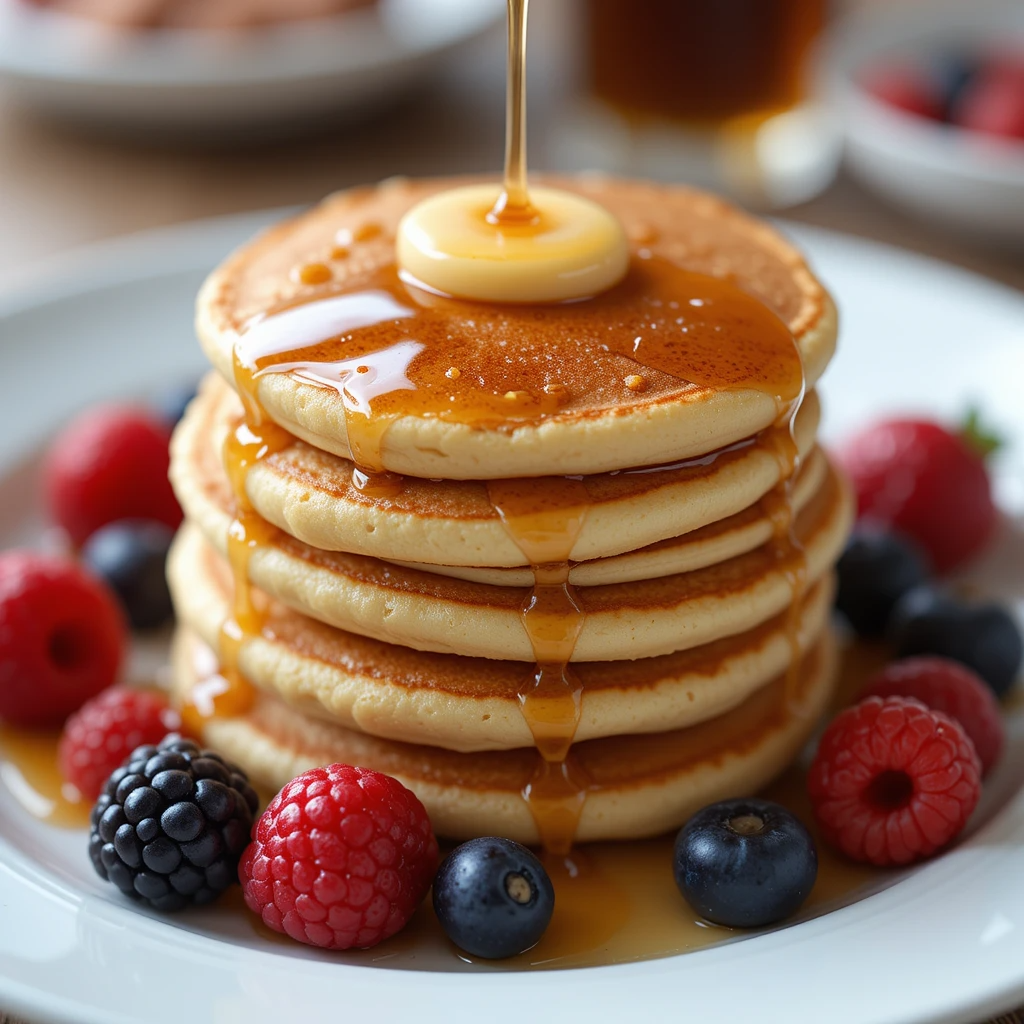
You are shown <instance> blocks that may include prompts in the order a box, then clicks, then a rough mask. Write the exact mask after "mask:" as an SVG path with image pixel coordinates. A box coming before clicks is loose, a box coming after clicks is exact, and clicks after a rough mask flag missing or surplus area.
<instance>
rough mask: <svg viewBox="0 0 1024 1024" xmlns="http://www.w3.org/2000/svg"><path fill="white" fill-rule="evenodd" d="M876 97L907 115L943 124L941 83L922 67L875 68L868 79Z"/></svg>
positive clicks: (871, 90) (869, 86)
mask: <svg viewBox="0 0 1024 1024" xmlns="http://www.w3.org/2000/svg"><path fill="white" fill-rule="evenodd" d="M864 88H865V89H867V91H868V92H869V93H871V95H872V96H874V97H875V98H876V99H879V100H881V101H882V102H883V103H885V104H887V105H888V106H890V107H895V108H896V109H897V110H902V111H903V112H904V113H906V114H913V115H915V116H916V117H925V118H927V119H928V120H929V121H941V120H942V115H943V102H942V101H943V97H942V92H941V90H940V87H939V83H938V82H937V81H936V80H935V78H934V77H933V76H931V75H929V74H928V73H927V71H925V70H924V69H922V68H918V67H915V66H913V65H908V64H894V65H888V66H885V67H879V68H875V69H873V70H872V71H870V72H869V73H868V74H867V75H865V76H864Z"/></svg>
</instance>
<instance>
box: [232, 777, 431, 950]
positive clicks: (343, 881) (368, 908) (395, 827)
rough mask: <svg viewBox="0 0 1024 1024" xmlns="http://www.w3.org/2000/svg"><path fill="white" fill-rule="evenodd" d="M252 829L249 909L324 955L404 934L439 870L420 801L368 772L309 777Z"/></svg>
mask: <svg viewBox="0 0 1024 1024" xmlns="http://www.w3.org/2000/svg"><path fill="white" fill-rule="evenodd" d="M253 831H254V838H253V841H252V843H251V844H250V845H249V847H248V848H247V849H246V851H245V853H244V854H243V855H242V862H241V864H240V865H239V869H238V874H239V878H240V879H241V882H242V890H243V892H244V893H245V902H246V903H247V904H248V905H249V909H250V910H252V911H253V912H254V913H257V914H259V915H260V916H261V917H262V918H263V923H264V924H266V925H267V926H268V927H269V928H273V929H274V930H275V931H279V932H285V933H287V934H288V935H290V936H291V937H292V938H293V939H296V940H297V941H298V942H307V943H309V944H310V945H311V946H322V947H324V948H325V949H350V948H351V947H353V946H358V947H360V948H363V949H365V948H366V947H368V946H375V945H376V944H377V943H378V942H382V941H383V940H384V939H386V938H388V937H389V936H391V935H394V934H395V932H397V931H399V930H400V929H401V928H404V927H405V925H406V923H407V922H408V920H409V918H410V917H412V915H413V912H414V911H415V910H416V908H417V907H418V906H419V905H420V903H421V902H422V900H423V897H424V896H426V894H427V890H428V889H429V888H430V884H431V882H432V881H433V877H434V872H435V870H436V868H437V840H436V839H435V838H434V833H433V832H432V831H431V827H430V819H429V818H428V817H427V812H426V811H425V810H424V808H423V804H421V803H420V802H419V800H418V799H417V798H416V796H415V794H413V793H411V792H410V791H409V790H408V789H406V788H405V786H403V785H402V784H401V783H400V782H398V781H396V780H395V779H392V778H391V777H390V776H388V775H383V774H381V773H380V772H373V771H370V770H369V769H367V768H352V767H350V766H349V765H345V764H332V765H328V766H327V767H326V768H314V769H312V770H311V771H308V772H303V773H302V774H301V775H300V776H299V777H298V778H296V779H293V780H292V781H291V782H289V783H288V785H287V786H285V787H284V789H282V790H281V792H280V793H278V794H277V796H276V797H274V799H273V800H272V801H271V803H270V806H269V807H268V808H267V809H266V811H264V812H263V816H262V817H261V818H260V820H259V821H258V822H257V823H256V827H255V829H254V830H253Z"/></svg>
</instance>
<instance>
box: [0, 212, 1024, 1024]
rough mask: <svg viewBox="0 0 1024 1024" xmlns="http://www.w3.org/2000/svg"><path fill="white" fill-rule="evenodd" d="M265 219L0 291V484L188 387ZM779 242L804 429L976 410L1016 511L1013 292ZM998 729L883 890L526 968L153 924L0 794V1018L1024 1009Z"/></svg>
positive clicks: (0, 526)
mask: <svg viewBox="0 0 1024 1024" xmlns="http://www.w3.org/2000/svg"><path fill="white" fill-rule="evenodd" d="M266 219H267V216H266V215H263V216H253V217H240V218H231V219H226V220H219V221H212V222H206V223H200V224H196V225H190V226H185V227H181V228H176V229H173V230H168V231H162V232H158V233H152V234H148V235H143V236H138V237H135V238H132V239H127V240H125V241H122V242H116V243H113V244H109V245H104V246H102V247H99V248H95V249H92V250H90V251H89V252H88V253H86V254H83V255H79V256H76V257H71V258H68V259H62V260H60V261H57V262H56V263H55V264H54V265H53V266H52V267H51V268H50V270H49V272H48V273H47V274H45V275H44V276H39V277H37V278H36V281H35V283H34V284H29V285H23V286H22V287H20V288H19V289H18V290H17V291H16V292H13V293H7V294H4V295H0V352H2V355H3V359H4V401H3V403H2V404H0V427H2V430H0V437H2V438H3V447H2V450H0V473H3V474H8V473H10V472H11V471H12V469H13V468H14V467H16V466H17V465H18V464H19V463H21V462H22V461H23V460H24V458H25V456H26V454H27V453H29V452H30V451H31V450H32V449H33V448H34V446H35V445H37V444H38V443H39V442H40V441H41V440H42V439H43V438H44V437H45V435H46V434H47V433H48V432H49V431H51V430H52V429H53V428H54V427H55V426H57V425H58V424H60V423H61V422H62V421H64V420H65V419H66V417H67V416H68V415H69V414H71V413H72V412H73V411H74V410H75V409H77V408H80V407H82V406H84V405H87V404H89V403H91V402H94V401H96V400H97V399H100V398H103V397H109V396H112V395H118V394H120V395H124V394H132V395H139V394H144V393H145V392H147V391H151V390H152V389H153V388H154V386H155V385H156V384H157V383H158V382H166V381H168V380H175V379H181V378H182V377H186V376H189V375H192V374H195V373H197V372H198V371H199V370H200V369H201V367H202V360H201V358H200V355H199V351H198V347H197V345H196V344H195V342H194V341H193V340H192V330H191V315H192V314H191V310H192V299H193V295H194V293H195V291H196V288H197V286H198V284H199V282H200V280H201V278H202V276H203V274H204V272H205V271H206V270H207V269H208V268H209V267H210V266H212V265H213V264H214V263H215V262H216V261H217V260H218V259H219V258H220V257H221V256H222V255H223V254H224V253H225V252H227V251H228V250H229V249H230V248H231V247H232V246H234V245H235V244H237V243H238V242H239V241H240V240H242V239H243V238H245V237H247V236H248V235H249V234H251V233H252V232H253V231H254V230H255V229H256V228H257V227H258V226H260V225H261V224H262V223H264V222H265V221H266ZM794 233H795V234H796V235H797V237H798V240H799V241H800V242H801V243H802V244H803V245H805V246H806V248H807V249H808V251H809V252H810V255H811V257H812V260H813V262H814V263H815V265H816V266H817V267H818V269H819V270H820V272H821V274H822V276H823V277H824V278H825V279H826V280H827V282H828V283H829V285H830V286H831V287H832V288H833V290H834V292H835V294H836V296H837V298H838V300H839V304H840V306H841V309H842V312H843V320H844V323H843V337H842V348H841V354H840V355H839V357H838V358H837V360H836V363H835V365H834V367H833V368H832V369H831V370H830V372H829V374H828V377H827V382H826V385H825V392H826V410H827V417H828V424H829V434H830V435H831V436H833V437H834V436H836V435H837V434H839V433H841V432H843V431H845V430H848V429H849V428H850V427H851V426H853V425H854V424H856V423H859V422H862V421H863V420H864V419H865V418H867V417H869V416H872V415H875V414H877V413H879V412H882V411H886V410H895V409H908V408H910V409H918V410H936V411H938V412H941V413H953V412H955V411H957V410H958V409H960V408H961V407H962V405H963V404H964V403H965V402H966V401H967V400H969V399H978V398H980V399H983V400H984V402H985V404H986V409H987V412H988V414H989V417H990V419H992V420H994V421H996V422H997V423H998V425H999V426H1000V427H1001V428H1002V429H1003V430H1004V432H1006V433H1007V434H1008V435H1009V436H1011V438H1012V440H1013V442H1014V443H1013V445H1011V448H1010V450H1009V451H1008V452H1007V453H1006V455H1005V456H1004V459H1003V463H1002V469H1001V475H1000V479H1001V482H1003V483H1004V484H1005V485H1006V486H1005V487H1004V492H1005V493H1004V496H1005V498H1006V499H1007V501H1009V502H1010V504H1011V505H1013V504H1015V505H1016V509H1017V510H1018V511H1020V510H1021V509H1024V501H1022V500H1021V495H1019V494H1015V492H1014V485H1013V482H1014V481H1015V480H1018V481H1019V480H1020V479H1022V478H1024V408H1022V407H1021V404H1020V402H1019V384H1020V381H1021V380H1022V379H1024V298H1022V297H1021V296H1019V295H1017V294H1016V293H1013V292H1011V291H1009V290H1007V289H1003V288H1000V287H998V286H996V285H993V284H990V283H988V282H986V281H984V280H981V279H979V278H976V277H973V276H971V275H968V274H966V273H963V272H960V271H957V270H954V269H952V268H950V267H947V266H944V265H941V264H938V263H933V262H929V261H926V260H923V259H920V258H917V257H913V256H910V255H908V254H905V253H901V252H899V251H897V250H893V249H887V248H882V247H879V246H875V245H871V244H868V243H865V242H860V241H854V240H851V239H848V238H844V237H841V236H837V235H832V234H827V233H823V232H819V231H810V230H805V229H801V230H799V231H795V232H794ZM32 505H33V502H32V496H31V488H27V487H24V486H17V487H15V486H12V485H10V484H8V486H4V487H0V544H2V545H6V544H9V543H11V542H12V541H13V540H14V539H16V538H18V537H19V536H21V535H24V533H25V532H26V531H30V530H31V529H32V528H33V524H32V520H31V517H32V515H33V507H32ZM36 528H37V527H36ZM977 575H978V578H979V579H980V580H981V581H982V582H983V583H984V585H985V586H986V587H987V589H989V590H993V591H998V592H1001V593H1002V594H1003V595H1004V596H1005V597H1006V598H1008V599H1010V600H1012V601H1014V602H1017V604H1018V606H1019V602H1020V598H1021V595H1022V594H1024V530H1022V528H1021V527H1020V525H1019V524H1018V525H1017V526H1014V525H1013V524H1012V523H1010V524H1008V525H1007V528H1006V530H1005V532H1004V537H1003V538H1002V540H1001V542H1000V545H999V547H998V550H996V551H993V553H992V555H991V557H990V558H989V559H988V561H987V564H986V565H983V566H980V567H978V570H977ZM1011 729H1012V733H1013V737H1012V742H1011V745H1010V751H1009V753H1008V755H1007V756H1006V758H1005V759H1004V762H1003V763H1002V765H1001V767H1000V768H999V769H998V771H997V773H996V775H995V776H994V777H993V779H992V780H991V781H990V782H989V783H988V784H987V786H986V796H985V801H984V805H983V808H982V810H981V813H980V816H979V827H978V828H977V830H976V831H975V832H974V834H973V835H972V836H971V837H970V838H969V839H968V840H966V841H965V842H963V843H962V844H961V845H959V846H958V847H957V848H956V849H954V850H952V851H951V852H949V853H947V854H946V855H944V856H943V857H941V858H939V859H938V860H936V861H934V862H932V863H929V864H927V865H925V866H924V867H922V868H920V869H918V870H916V871H914V872H911V873H909V874H908V875H907V876H906V877H903V878H901V879H899V880H894V879H891V878H890V879H889V881H890V882H891V881H895V884H892V885H890V887H889V888H887V889H885V890H884V891H880V892H876V893H875V894H874V895H870V896H868V897H867V898H864V899H861V900H860V901H859V902H855V903H853V904H851V905H849V906H845V907H842V908H840V909H837V910H835V911H833V912H832V913H830V914H827V915H824V916H820V917H817V918H814V919H812V920H805V921H802V922H800V923H797V924H794V925H792V926H790V927H787V928H783V929H781V930H778V931H774V932H771V933H767V934H763V935H758V936H754V937H751V938H748V939H744V940H742V941H740V942H734V943H731V944H727V945H722V946H718V947H714V948H710V949H707V950H703V951H701V952H697V953H691V954H688V955H686V956H684V957H675V958H669V959H664V960H656V961H648V962H643V963H636V964H626V965H620V966H616V967H608V968H594V969H588V970H585V971H547V972H535V973H532V974H523V973H494V972H486V971H479V970H472V969H468V968H464V969H463V970H459V971H452V970H450V969H449V970H440V969H437V968H438V966H439V963H435V962H434V960H433V959H432V957H431V954H430V952H429V951H427V952H426V954H425V955H420V954H419V953H416V952H415V951H413V954H405V955H402V956H401V957H397V956H396V957H393V958H392V959H390V960H387V961H384V962H380V961H377V960H375V959H374V956H373V953H372V951H371V952H369V953H362V954H355V955H337V956H330V955H327V954H324V953H321V952H319V951H316V950H312V949H307V948H305V947H301V946H298V945H294V944H293V945H288V944H276V943H273V944H271V943H267V942H266V941H265V940H263V939H260V938H259V937H258V936H257V935H255V934H254V933H253V931H252V929H251V926H250V924H249V923H248V921H247V919H245V918H244V917H243V916H242V915H237V914H231V913H227V912H224V911H223V910H222V911H218V910H217V909H216V908H211V909H208V910H204V911H200V912H195V913H187V914H183V915H179V916H177V917H173V918H170V919H167V918H163V919H162V918H159V917H158V916H156V915H153V914H149V913H146V912H145V911H142V910H140V909H139V908H138V907H136V906H133V905H128V904H126V903H125V902H123V901H122V900H121V899H120V897H119V896H118V895H117V893H116V892H114V891H113V889H112V887H110V886H105V885H103V884H102V883H100V881H99V880H98V879H97V878H96V877H95V876H94V875H93V873H92V869H91V867H90V865H89V863H88V860H87V857H86V854H85V849H84V841H83V836H82V834H81V833H80V832H64V831H61V830H58V829H53V828H50V827H48V826H46V825H43V824H41V823H39V822H38V821H36V820H34V819H33V818H31V817H30V816H29V815H28V814H26V813H25V812H24V811H23V810H22V809H21V807H20V806H19V804H18V803H17V801H16V800H15V799H14V797H13V795H12V792H11V790H10V789H9V785H10V782H11V780H10V779H7V780H2V779H0V1006H2V1007H3V1008H4V1009H8V1010H11V1011H18V1012H20V1013H22V1014H24V1015H25V1016H26V1017H28V1018H29V1019H31V1020H33V1021H39V1022H42V1021H47V1020H52V1021H67V1022H74V1024H93V1022H95V1024H100V1022H102V1024H120V1022H129V1021H131V1022H135V1021H138V1020H139V1019H145V1020H147V1021H149V1022H150V1024H165V1022H166V1024H181V1022H182V1021H183V1020H184V1021H188V1024H205V1022H212V1021H218V1022H228V1024H243V1022H244V1024H251V1022H262V1021H275V1022H282V1021H285V1022H291V1021H301V1020H307V1021H320V1020H333V1019H344V1020H353V1021H397V1020H410V1021H417V1022H418V1024H442V1022H444V1024H448V1022H458V1021H467V1022H468V1021H472V1022H474V1024H477V1022H479V1021H480V1020H481V1019H486V1020H488V1021H490V1022H494V1024H504V1022H509V1024H521V1022H522V1021H523V1020H524V1019H531V1020H539V1021H547V1020H552V1021H559V1022H562V1021H566V1020H569V1021H574V1020H581V1019H583V1020H589V1021H601V1022H603V1021H621V1020H641V1021H660V1020H678V1019H686V1020H695V1021H716V1020H721V1019H723V1018H725V1017H731V1016H733V1015H738V1016H742V1017H743V1018H744V1019H746V1018H748V1017H749V1018H751V1019H753V1018H755V1017H756V1019H757V1020H759V1021H763V1022H766V1024H773V1022H786V1024H821V1022H822V1021H828V1022H829V1024H924V1022H936V1021H943V1022H950V1024H952V1022H962V1021H963V1022H965V1021H978V1020H980V1019H981V1018H982V1016H984V1014H985V1013H986V1012H988V1013H991V1012H993V1011H995V1010H998V1009H1002V1008H1005V1007H1006V1006H1007V1005H1009V1004H1010V1003H1012V1002H1014V1000H1021V1001H1024V958H1022V957H1021V929H1024V792H1021V791H1020V789H1019V787H1020V784H1021V782H1022V780H1024V716H1022V715H1021V714H1018V715H1017V716H1015V717H1014V718H1013V719H1012V720H1011ZM444 963H445V964H446V965H448V966H449V967H450V966H451V963H452V961H451V959H450V958H448V959H446V960H445V961H444ZM402 968H404V969H402Z"/></svg>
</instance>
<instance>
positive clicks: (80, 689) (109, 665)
mask: <svg viewBox="0 0 1024 1024" xmlns="http://www.w3.org/2000/svg"><path fill="white" fill-rule="evenodd" d="M126 643H127V630H126V627H125V622H124V616H123V613H122V611H121V607H120V605H119V604H118V602H117V598H115V597H114V596H113V594H112V593H111V592H110V591H109V590H108V589H107V588H106V587H105V586H104V585H103V584H102V583H100V582H99V581H98V580H96V579H94V578H93V577H92V576H89V575H87V574H86V573H84V572H83V571H82V570H81V569H80V568H78V566H76V565H75V564H74V563H73V562H66V561H63V560H60V559H54V558H47V557H43V556H41V555H37V554H35V553H33V552H29V551H7V552H4V553H3V554H0V718H4V719H6V720H7V721H8V722H13V723H15V724H16V725H27V726H45V725H60V724H61V723H62V722H63V721H64V719H65V718H67V716H68V715H70V714H71V712H72V711H76V710H77V709H78V708H80V707H81V706H82V705H83V704H84V703H85V702H86V701H87V700H88V699H89V698H90V697H93V696H95V695H96V694H97V693H99V692H100V690H105V689H106V688H107V687H108V686H110V684H111V683H113V682H114V680H115V679H116V678H117V675H118V672H119V671H120V668H121V661H122V659H123V657H124V653H125V647H126Z"/></svg>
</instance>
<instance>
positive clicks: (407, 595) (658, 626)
mask: <svg viewBox="0 0 1024 1024" xmlns="http://www.w3.org/2000/svg"><path fill="white" fill-rule="evenodd" d="M195 493H200V492H195ZM185 497H186V498H187V499H192V498H193V497H195V494H189V495H186V496H185ZM852 511H853V510H852V501H851V497H850V494H849V491H848V489H847V488H846V486H845V485H844V484H843V483H842V482H841V481H840V478H839V477H838V476H836V475H835V474H834V473H832V472H830V473H829V475H828V476H827V478H826V480H825V482H824V484H823V486H822V487H821V488H820V489H819V491H818V493H817V494H816V495H815V496H814V498H813V499H812V500H811V501H810V502H809V503H808V505H807V506H806V507H805V508H804V509H803V510H802V512H801V513H800V514H799V516H797V518H796V524H795V534H796V537H797V538H798V539H799V540H800V542H801V543H802V544H803V546H804V548H805V550H806V580H807V582H808V583H813V582H815V581H816V580H818V579H820V578H821V577H822V576H823V575H824V574H825V573H826V572H828V571H829V570H830V569H831V567H832V565H833V563H834V562H835V560H836V558H837V557H838V555H839V552H840V550H841V548H842V545H843V543H844V541H845V538H846V535H847V532H848V530H849V526H850V523H851V520H852ZM185 512H186V515H187V517H188V518H189V519H190V520H191V523H190V524H189V525H186V526H185V527H184V528H183V529H182V531H181V534H180V536H179V540H178V542H177V544H176V548H177V549H180V550H184V549H186V548H187V547H189V546H191V545H193V544H195V543H196V541H195V539H194V536H193V535H194V533H195V532H196V531H201V532H202V534H203V535H204V537H205V538H206V540H207V541H208V542H209V543H210V544H212V545H213V546H214V547H215V548H217V549H218V550H219V551H220V552H221V553H224V552H225V550H226V546H227V535H228V530H229V529H230V525H231V521H232V518H231V512H230V511H229V509H228V508H227V507H224V506H220V505H217V504H215V503H213V502H208V501H199V500H196V501H192V500H187V501H186V504H185ZM790 570H791V566H788V565H787V564H785V562H783V561H780V559H779V558H778V556H777V554H776V552H775V551H774V550H773V549H772V546H771V545H770V544H766V545H762V546H761V547H760V548H757V549H756V550H754V551H750V552H748V553H746V554H744V555H740V556H738V557H736V558H732V559H729V560H728V561H726V562H720V563H718V564H716V565H712V566H708V567H706V568H704V569H698V570H696V571H694V572H687V573H677V574H675V575H673V576H664V577H660V578H658V579H653V580H643V581H637V582H633V583H619V584H612V585H609V586H603V587H581V588H580V589H579V590H577V591H576V595H577V600H578V603H579V606H580V608H581V609H582V611H583V612H584V615H585V617H584V621H583V624H582V628H581V630H580V634H579V638H578V640H577V642H576V645H575V649H574V650H573V654H572V660H573V661H574V662H582V661H621V660H627V659H634V658H649V657H656V656H658V655H661V654H671V653H673V652H674V651H680V650H685V649H687V648H690V647H696V646H699V645H700V644H705V643H711V642H712V641H714V640H717V639H719V638H721V637H724V636H732V635H734V634H736V633H741V632H743V631H745V630H747V629H752V628H753V627H755V626H757V625H759V624H760V623H762V622H764V621H765V620H766V619H769V618H771V617H773V616H774V615H777V614H778V613H779V612H781V611H782V610H783V609H785V608H787V607H788V606H789V605H790V603H791V601H792V599H793V594H794V584H793V579H792V573H791V571H790ZM169 573H170V575H171V577H172V579H173V578H174V577H176V576H180V577H182V583H181V586H187V585H188V582H187V578H188V573H189V564H188V560H187V559H186V558H185V556H184V555H180V556H179V555H178V554H175V553H172V555H171V559H170V565H169ZM248 575H249V580H250V581H251V582H252V583H253V584H255V585H256V586H257V587H259V588H260V589H261V590H263V591H265V592H266V593H267V594H269V595H270V596H271V597H273V598H275V599H276V600H278V601H280V602H282V603H283V604H285V605H287V606H288V607H290V608H294V609H295V610H296V611H299V612H301V613H302V614H304V615H307V616H309V617H310V618H314V619H317V620H318V621H320V622H324V623H326V624H327V625H331V626H337V627H338V628H340V629H344V630H348V631H350V632H353V633H359V634H361V635H363V636H368V637H372V638H374V639H378V640H386V641H388V642H389V643H397V644H402V645H404V646H406V647H412V648H414V649H416V650H422V651H437V652H440V653H446V654H461V655H466V656H469V657H484V658H497V659H509V660H513V661H526V662H532V661H534V654H533V649H532V647H531V644H530V640H529V637H528V636H527V633H526V630H525V628H524V626H523V622H522V616H521V609H522V608H523V606H524V604H525V603H526V601H527V599H528V598H529V596H530V589H529V588H521V587H494V586H488V585H486V584H481V583H472V582H468V581H465V580H458V579H451V578H448V577H444V576H440V575H437V574H436V573H426V572H419V571H417V570H415V569H405V568H402V567H400V566H396V565H392V564H390V563H388V562H383V561H380V560H379V559H373V558H366V557H364V556H360V555H349V554H346V553H344V552H336V551H320V550H318V549H315V548H311V547H309V546H308V545H305V544H302V543H301V542H299V541H297V540H295V539H294V538H292V537H289V536H288V535H287V534H284V533H282V532H280V531H277V532H276V534H275V535H274V536H273V538H272V539H271V540H270V541H269V542H267V543H266V544H260V545H258V546H257V547H256V549H255V550H254V551H253V552H252V554H251V556H250V558H249V560H248Z"/></svg>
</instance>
